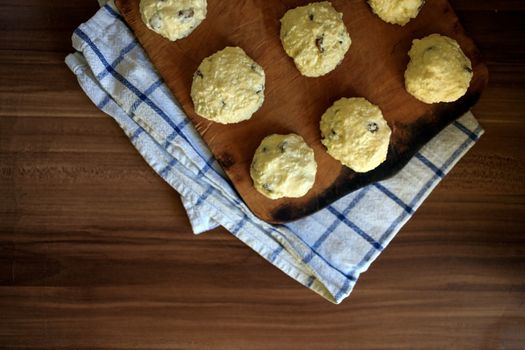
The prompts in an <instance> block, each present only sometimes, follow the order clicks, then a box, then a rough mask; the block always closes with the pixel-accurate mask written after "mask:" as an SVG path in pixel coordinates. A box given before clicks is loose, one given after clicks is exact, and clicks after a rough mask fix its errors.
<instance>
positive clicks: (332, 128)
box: [321, 97, 391, 173]
mask: <svg viewBox="0 0 525 350" xmlns="http://www.w3.org/2000/svg"><path fill="white" fill-rule="evenodd" d="M390 134H391V130H390V128H389V127H388V124H387V122H386V120H385V119H384V118H383V113H382V112H381V110H380V109H379V107H377V106H376V105H373V104H372V103H370V102H369V101H367V100H366V99H364V98H362V97H357V98H342V99H340V100H338V101H336V102H335V103H334V104H333V105H332V106H331V107H330V108H328V109H327V111H326V112H325V113H324V114H323V116H322V118H321V135H322V140H321V142H322V143H323V145H325V146H326V149H327V151H328V154H330V155H331V156H332V157H334V158H335V159H337V160H339V161H340V162H341V163H342V164H344V165H346V166H347V167H349V168H351V169H352V170H354V171H355V172H358V173H365V172H367V171H370V170H372V169H375V168H376V167H377V166H379V165H380V164H381V163H383V162H384V161H385V159H386V156H387V153H388V144H389V143H390Z"/></svg>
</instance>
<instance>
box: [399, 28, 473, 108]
mask: <svg viewBox="0 0 525 350" xmlns="http://www.w3.org/2000/svg"><path fill="white" fill-rule="evenodd" d="M408 55H409V56H410V62H409V63H408V67H407V69H406V71H405V87H406V90H407V91H408V92H409V93H410V94H412V95H413V96H414V97H415V98H417V99H418V100H420V101H423V102H425V103H438V102H453V101H456V100H457V99H459V98H460V97H461V96H463V95H465V93H466V92H467V90H468V87H469V85H470V81H471V80H472V76H473V74H472V63H471V62H470V60H469V59H468V57H467V56H465V54H464V53H463V51H462V50H461V47H460V46H459V44H458V43H457V41H455V40H453V39H451V38H449V37H446V36H442V35H439V34H432V35H429V36H427V37H425V38H423V39H420V40H418V39H416V40H414V41H413V42H412V48H411V49H410V52H409V53H408Z"/></svg>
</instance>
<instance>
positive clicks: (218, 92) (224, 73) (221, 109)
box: [191, 47, 266, 124]
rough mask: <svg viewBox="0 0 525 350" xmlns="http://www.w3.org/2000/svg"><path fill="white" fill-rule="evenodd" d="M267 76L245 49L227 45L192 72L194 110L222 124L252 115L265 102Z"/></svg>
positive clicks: (245, 118)
mask: <svg viewBox="0 0 525 350" xmlns="http://www.w3.org/2000/svg"><path fill="white" fill-rule="evenodd" d="M265 79H266V78H265V74H264V70H263V69H262V67H261V66H259V65H258V64H257V63H255V61H253V60H252V59H251V58H250V57H249V56H248V55H246V53H245V52H244V51H243V49H241V48H239V47H226V48H225V49H223V50H221V51H218V52H216V53H214V54H213V55H211V56H210V57H208V58H205V59H204V60H203V61H202V63H201V64H200V66H199V68H198V69H197V71H196V72H195V74H194V75H193V84H192V85H191V98H192V100H193V105H194V107H195V112H196V113H197V114H198V115H200V116H201V117H203V118H206V119H209V120H211V121H214V122H217V123H221V124H231V123H238V122H241V121H243V120H247V119H250V118H251V117H252V115H253V114H254V113H255V112H257V110H258V109H259V108H260V107H261V106H262V104H263V102H264V85H265Z"/></svg>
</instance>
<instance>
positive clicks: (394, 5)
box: [368, 0, 425, 26]
mask: <svg viewBox="0 0 525 350" xmlns="http://www.w3.org/2000/svg"><path fill="white" fill-rule="evenodd" d="M424 3H425V0H368V4H369V5H370V7H371V8H372V11H374V13H375V14H376V15H378V16H379V18H381V19H382V20H383V21H385V22H388V23H392V24H399V25H400V26H404V25H405V24H407V23H408V22H410V20H411V19H412V18H416V17H417V15H418V14H419V10H420V9H421V7H423V5H424Z"/></svg>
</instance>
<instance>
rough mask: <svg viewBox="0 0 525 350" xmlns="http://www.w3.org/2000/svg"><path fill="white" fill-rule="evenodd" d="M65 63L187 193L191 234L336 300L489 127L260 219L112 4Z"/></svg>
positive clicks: (459, 133) (472, 126)
mask: <svg viewBox="0 0 525 350" xmlns="http://www.w3.org/2000/svg"><path fill="white" fill-rule="evenodd" d="M73 47H74V48H75V49H76V50H77V52H76V53H74V54H71V55H69V56H68V57H67V58H66V62H67V64H68V66H69V67H70V69H71V70H72V71H73V72H74V73H75V74H76V75H77V77H78V80H79V82H80V85H81V86H82V88H83V89H84V91H85V92H86V94H87V95H88V96H89V98H90V99H91V100H92V101H93V102H94V103H95V104H96V105H97V107H98V108H99V109H101V110H103V111H104V112H106V113H107V114H109V115H110V116H111V117H113V118H114V119H115V120H116V122H117V123H118V124H119V125H120V126H121V127H122V129H123V130H124V132H125V133H126V134H127V135H128V136H129V138H130V140H131V142H132V143H133V145H134V146H135V147H136V148H137V150H138V151H139V152H140V154H141V155H142V156H143V157H144V159H145V160H146V161H147V162H148V164H149V165H150V166H151V167H152V168H153V169H154V170H155V171H156V172H157V173H158V174H159V175H160V176H161V177H162V178H163V179H164V180H166V181H167V182H168V183H169V184H170V185H171V186H172V187H173V188H174V189H175V190H177V192H179V193H180V195H181V197H182V203H183V205H184V207H185V209H186V210H187V213H188V216H189V218H190V221H191V225H192V227H193V230H194V232H195V233H200V232H204V231H207V230H210V229H212V228H215V227H217V226H218V225H221V226H224V227H225V228H226V229H227V230H228V231H230V232H231V233H232V234H233V235H234V236H235V237H237V238H239V239H240V240H241V241H243V242H244V243H246V244H247V245H248V246H250V247H251V248H252V249H253V250H255V251H256V252H257V253H259V254H260V255H261V256H263V257H264V258H265V259H266V260H268V261H269V262H270V263H272V264H274V265H275V266H277V267H278V268H279V269H281V270H282V271H284V272H285V273H286V274H288V275H289V276H290V277H292V278H294V279H295V280H297V281H298V282H299V283H301V284H303V285H304V286H306V287H308V288H310V289H312V290H313V291H315V292H317V293H319V294H320V295H321V296H323V297H324V298H326V299H328V300H329V301H331V302H334V303H340V302H341V301H342V300H343V299H344V298H346V297H347V296H348V295H349V294H350V292H351V291H352V289H353V287H354V285H355V283H356V281H357V279H358V277H359V275H360V274H361V273H362V272H364V271H366V270H367V269H368V267H369V266H370V264H371V263H372V262H373V261H374V260H375V259H376V258H377V257H378V256H379V254H380V253H381V252H382V251H383V249H385V247H386V246H387V245H388V243H389V242H390V241H391V240H392V238H394V236H395V235H396V233H397V232H398V231H399V229H400V228H401V227H402V226H403V225H404V224H405V223H406V222H407V220H408V219H410V217H411V216H412V215H413V214H414V212H415V210H416V209H417V208H418V207H419V205H421V203H422V202H423V200H424V199H425V198H426V197H427V196H428V195H429V194H430V192H431V191H432V189H433V188H434V187H435V186H436V185H437V184H438V183H439V182H440V180H441V179H442V178H443V177H444V176H445V175H446V174H447V172H448V171H450V169H451V168H452V167H453V166H454V164H456V162H457V161H458V160H459V159H460V158H461V157H462V156H463V155H464V154H465V153H466V152H467V151H468V150H469V149H470V148H471V147H472V146H473V144H474V143H475V142H476V141H477V140H478V138H479V137H480V136H481V134H482V133H483V130H482V129H481V127H480V126H479V124H478V123H477V121H476V119H475V118H474V117H473V116H472V114H470V113H469V114H467V115H465V116H463V117H462V118H461V119H459V120H458V121H457V122H454V123H453V124H452V125H450V126H449V127H447V128H446V129H445V130H444V131H443V132H441V133H440V134H439V135H438V136H437V137H436V138H435V139H433V140H432V141H431V142H430V143H429V144H427V145H426V146H425V147H424V148H423V149H422V150H421V151H420V152H419V153H417V155H416V156H415V157H414V158H413V159H412V160H411V161H410V162H409V163H408V165H407V166H406V167H405V168H404V169H403V170H402V171H401V172H400V173H399V174H398V175H396V176H395V177H393V178H391V179H389V180H386V181H382V182H380V183H376V184H373V185H370V186H368V187H366V188H363V189H361V190H359V191H356V192H354V193H351V194H349V195H347V196H346V197H344V198H342V199H340V200H339V201H337V202H335V203H333V204H332V205H330V206H329V207H327V208H326V209H323V210H321V211H320V212H318V213H316V214H314V215H311V216H309V217H307V218H304V219H301V220H298V221H296V222H293V223H290V224H287V225H270V224H268V223H266V222H263V221H261V220H260V219H258V218H257V217H255V216H254V215H253V214H252V213H251V212H250V210H249V209H248V208H247V207H246V206H245V205H244V203H243V202H242V201H241V199H240V198H239V197H238V195H237V194H236V192H235V191H234V189H233V188H232V186H231V184H230V182H229V181H228V179H227V178H226V177H225V175H224V173H223V172H222V170H221V168H220V166H219V165H218V164H217V162H216V161H215V159H214V157H213V156H212V155H211V153H210V151H209V150H208V148H207V147H206V145H205V144H204V143H203V141H202V140H201V138H200V137H199V134H198V133H197V132H196V131H195V129H194V128H193V126H192V124H191V123H190V122H189V121H188V118H187V117H186V116H185V115H184V113H183V112H182V110H181V108H180V107H179V105H178V104H177V101H175V99H174V97H173V96H172V94H171V93H170V91H169V90H168V88H167V87H166V85H165V84H164V83H163V81H162V79H161V78H160V77H159V75H158V74H157V73H156V71H155V69H154V68H153V66H152V64H151V63H150V61H149V60H148V58H147V57H146V55H145V54H144V51H143V50H142V48H141V47H140V45H139V44H138V43H137V40H136V38H135V37H134V36H133V34H132V33H131V32H130V30H129V29H128V27H127V26H126V24H125V23H124V22H123V19H122V17H121V16H120V15H119V13H118V12H117V10H116V8H115V6H114V4H113V3H112V2H111V1H110V2H108V4H106V5H105V6H103V7H102V8H101V9H100V10H99V11H98V12H97V14H96V15H95V16H94V17H93V18H91V19H90V20H89V21H88V22H87V23H84V24H82V25H81V26H80V27H79V28H78V29H77V30H75V32H74V34H73Z"/></svg>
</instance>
